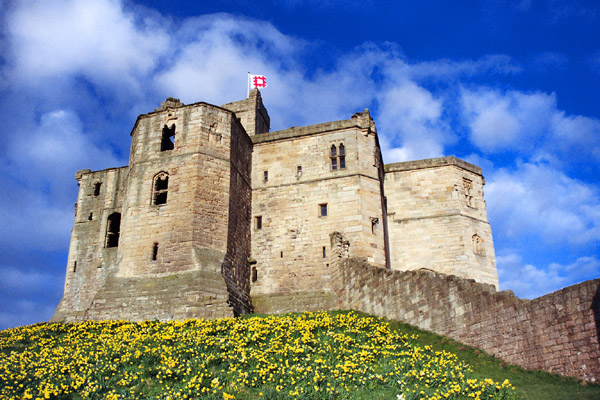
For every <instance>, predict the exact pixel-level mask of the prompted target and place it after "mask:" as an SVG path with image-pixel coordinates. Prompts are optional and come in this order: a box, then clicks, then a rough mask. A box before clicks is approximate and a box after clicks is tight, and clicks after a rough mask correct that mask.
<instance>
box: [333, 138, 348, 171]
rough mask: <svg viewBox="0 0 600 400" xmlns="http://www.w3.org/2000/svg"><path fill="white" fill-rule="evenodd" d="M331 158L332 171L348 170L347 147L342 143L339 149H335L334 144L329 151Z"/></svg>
mask: <svg viewBox="0 0 600 400" xmlns="http://www.w3.org/2000/svg"><path fill="white" fill-rule="evenodd" d="M329 158H330V160H331V169H332V170H336V169H338V168H339V169H344V168H346V147H345V146H344V144H343V143H340V146H339V148H338V147H335V144H332V145H331V149H330V151H329Z"/></svg>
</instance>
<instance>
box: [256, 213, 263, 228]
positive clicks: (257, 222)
mask: <svg viewBox="0 0 600 400" xmlns="http://www.w3.org/2000/svg"><path fill="white" fill-rule="evenodd" d="M256 229H262V216H258V217H256Z"/></svg>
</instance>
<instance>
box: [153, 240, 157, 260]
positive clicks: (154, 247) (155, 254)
mask: <svg viewBox="0 0 600 400" xmlns="http://www.w3.org/2000/svg"><path fill="white" fill-rule="evenodd" d="M157 258H158V243H154V244H153V245H152V261H156V259H157Z"/></svg>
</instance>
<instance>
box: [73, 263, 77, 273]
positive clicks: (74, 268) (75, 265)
mask: <svg viewBox="0 0 600 400" xmlns="http://www.w3.org/2000/svg"><path fill="white" fill-rule="evenodd" d="M73 272H77V261H75V262H74V263H73Z"/></svg>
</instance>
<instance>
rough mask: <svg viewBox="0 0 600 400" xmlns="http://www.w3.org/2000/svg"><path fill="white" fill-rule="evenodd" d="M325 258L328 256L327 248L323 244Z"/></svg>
mask: <svg viewBox="0 0 600 400" xmlns="http://www.w3.org/2000/svg"><path fill="white" fill-rule="evenodd" d="M323 258H327V249H326V248H325V246H323Z"/></svg>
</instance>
